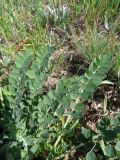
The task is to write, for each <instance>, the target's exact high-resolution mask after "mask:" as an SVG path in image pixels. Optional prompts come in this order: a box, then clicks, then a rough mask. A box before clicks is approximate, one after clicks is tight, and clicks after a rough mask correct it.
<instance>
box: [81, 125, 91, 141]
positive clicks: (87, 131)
mask: <svg viewBox="0 0 120 160" xmlns="http://www.w3.org/2000/svg"><path fill="white" fill-rule="evenodd" d="M81 134H82V135H84V137H85V138H87V139H88V138H90V137H91V136H92V134H91V131H90V129H86V128H84V129H83V130H82V131H81Z"/></svg>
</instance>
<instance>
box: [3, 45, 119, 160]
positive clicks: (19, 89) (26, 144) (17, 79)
mask: <svg viewBox="0 0 120 160" xmlns="http://www.w3.org/2000/svg"><path fill="white" fill-rule="evenodd" d="M52 53H53V48H52V47H48V46H44V47H43V48H41V50H40V51H39V52H38V53H33V51H31V50H29V51H28V52H25V53H20V54H19V55H17V57H16V60H15V65H14V66H13V68H12V72H11V74H10V76H9V90H8V91H6V92H5V91H4V90H3V95H5V97H6V98H5V99H6V103H5V106H7V108H8V110H7V114H6V115H5V116H4V118H6V117H7V123H6V122H5V124H6V126H7V127H8V128H6V131H7V132H6V133H3V134H2V136H3V137H2V138H3V139H4V137H5V135H7V137H8V139H7V146H9V149H8V155H10V156H11V157H12V158H11V159H15V158H16V151H17V153H20V154H17V158H18V159H22V160H27V159H32V158H33V156H35V155H37V154H41V155H42V154H43V153H44V156H43V157H44V158H46V159H47V158H48V159H54V158H55V157H59V156H60V155H62V154H63V153H65V151H66V150H70V149H71V147H72V146H73V145H74V146H76V147H77V146H79V147H82V146H83V147H85V146H86V145H88V146H89V147H88V149H87V148H85V152H86V153H87V152H88V153H87V155H86V159H88V160H89V157H93V158H94V159H95V158H96V155H95V153H94V152H93V150H94V148H95V147H96V146H97V148H100V147H101V148H102V150H103V152H104V155H105V156H108V157H111V156H116V155H117V154H116V151H115V148H114V147H113V146H112V145H111V144H108V142H107V141H109V140H106V139H105V138H108V137H107V133H109V134H110V133H111V134H112V133H113V129H112V127H113V128H114V127H115V126H117V124H118V119H117V120H116V119H114V120H113V121H111V120H109V118H105V119H102V120H101V121H100V122H99V124H98V130H97V132H96V133H94V132H93V131H92V130H90V129H88V128H84V129H82V127H81V126H82V123H81V122H82V118H84V110H85V108H86V106H85V105H84V101H87V100H89V98H90V97H91V96H92V94H93V93H94V91H95V90H96V88H97V86H98V85H100V84H101V82H102V80H103V79H104V78H105V76H106V73H107V72H108V70H109V69H110V67H111V56H110V54H105V55H100V56H99V57H98V58H95V59H94V61H93V62H92V63H91V65H90V66H89V69H88V70H87V71H86V73H85V74H84V76H81V77H79V76H73V77H71V78H67V77H64V76H63V77H62V78H61V79H60V80H59V81H58V83H57V84H56V88H55V89H51V90H49V91H48V92H47V93H46V91H45V87H44V84H45V81H46V80H47V77H48V75H49V65H48V61H49V58H50V56H51V54H52ZM1 103H2V101H1ZM5 106H3V108H4V107H5ZM1 113H2V115H3V113H5V112H3V111H2V110H1ZM4 120H5V119H4ZM110 124H113V125H111V126H110V127H111V128H110V129H108V128H107V126H109V125H110ZM76 130H78V132H79V134H78V133H77V132H76ZM105 136H106V137H105ZM81 137H84V138H83V139H81ZM96 137H97V138H96ZM116 137H117V134H113V137H112V138H113V139H115V138H116ZM105 141H106V143H107V144H108V145H106V144H105ZM5 145H6V144H5V141H4V143H2V146H3V150H4V146H5ZM98 146H99V147H98ZM118 146H119V141H118V142H117V144H116V148H117V149H118V148H119V147H118ZM113 152H114V155H113ZM3 153H4V152H3Z"/></svg>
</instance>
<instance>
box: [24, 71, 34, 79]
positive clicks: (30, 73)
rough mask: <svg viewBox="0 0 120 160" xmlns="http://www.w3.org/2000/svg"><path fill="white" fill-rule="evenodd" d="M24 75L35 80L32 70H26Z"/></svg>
mask: <svg viewBox="0 0 120 160" xmlns="http://www.w3.org/2000/svg"><path fill="white" fill-rule="evenodd" d="M26 75H27V76H28V77H29V78H30V79H34V78H35V72H34V71H33V70H28V71H27V73H26Z"/></svg>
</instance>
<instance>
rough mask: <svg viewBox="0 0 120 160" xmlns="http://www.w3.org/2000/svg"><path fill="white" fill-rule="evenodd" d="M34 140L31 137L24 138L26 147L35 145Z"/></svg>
mask: <svg viewBox="0 0 120 160" xmlns="http://www.w3.org/2000/svg"><path fill="white" fill-rule="evenodd" d="M33 140H34V139H33V138H32V137H31V136H27V137H23V143H24V146H31V145H33Z"/></svg>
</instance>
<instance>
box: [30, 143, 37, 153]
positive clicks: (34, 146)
mask: <svg viewBox="0 0 120 160" xmlns="http://www.w3.org/2000/svg"><path fill="white" fill-rule="evenodd" d="M37 150H38V145H37V144H35V145H33V146H32V148H31V149H30V151H31V152H32V153H33V154H35V153H36V152H37Z"/></svg>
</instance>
